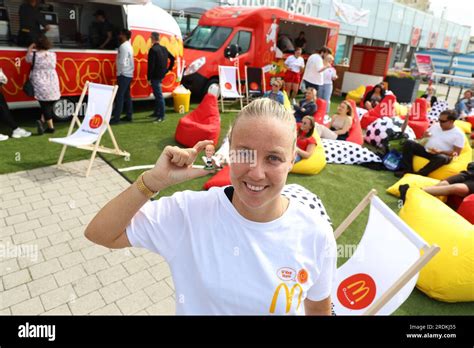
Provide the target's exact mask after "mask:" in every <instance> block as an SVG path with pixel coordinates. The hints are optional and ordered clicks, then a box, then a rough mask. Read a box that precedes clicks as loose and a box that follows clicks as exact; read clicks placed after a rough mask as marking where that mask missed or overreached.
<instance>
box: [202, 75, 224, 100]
mask: <svg viewBox="0 0 474 348" xmlns="http://www.w3.org/2000/svg"><path fill="white" fill-rule="evenodd" d="M206 93H211V94H214V95H215V96H216V97H217V98H219V97H220V88H219V80H218V79H217V78H211V79H210V80H209V81H208V83H207V84H206V88H204V94H203V97H204V95H205V94H206Z"/></svg>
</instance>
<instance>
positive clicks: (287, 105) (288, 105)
mask: <svg viewBox="0 0 474 348" xmlns="http://www.w3.org/2000/svg"><path fill="white" fill-rule="evenodd" d="M282 92H283V106H284V107H285V109H286V110H288V111H291V110H292V109H293V108H292V107H291V103H290V98H288V94H286V91H285V90H283V91H282Z"/></svg>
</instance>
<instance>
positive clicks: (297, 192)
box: [281, 184, 332, 225]
mask: <svg viewBox="0 0 474 348" xmlns="http://www.w3.org/2000/svg"><path fill="white" fill-rule="evenodd" d="M281 194H282V195H283V196H285V197H287V198H288V199H294V200H296V201H298V203H300V204H303V205H305V206H307V207H309V208H310V209H313V210H314V211H315V212H317V213H319V215H321V217H322V218H323V219H325V220H326V221H327V222H329V224H330V225H332V221H331V218H330V217H329V215H328V213H327V212H326V209H325V208H324V205H323V202H322V201H321V199H320V198H319V197H318V196H316V195H315V194H314V193H312V192H310V191H308V190H307V189H306V188H304V187H303V186H301V185H298V184H289V185H285V186H284V187H283V191H282V192H281Z"/></svg>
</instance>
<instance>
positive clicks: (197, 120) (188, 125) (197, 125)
mask: <svg viewBox="0 0 474 348" xmlns="http://www.w3.org/2000/svg"><path fill="white" fill-rule="evenodd" d="M220 131H221V118H220V115H219V107H218V105H217V97H216V96H215V95H213V94H210V93H207V94H206V95H205V96H204V98H203V100H202V101H201V103H200V104H199V105H198V107H197V108H196V109H195V110H193V111H192V112H190V113H189V114H187V115H186V116H184V117H182V118H181V119H180V120H179V122H178V126H177V127H176V133H175V139H176V141H177V142H178V143H180V144H182V145H184V146H187V147H193V146H194V145H195V144H196V143H197V142H198V141H201V140H212V141H213V142H214V145H217V142H218V140H219V134H220Z"/></svg>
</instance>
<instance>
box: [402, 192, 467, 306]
mask: <svg viewBox="0 0 474 348" xmlns="http://www.w3.org/2000/svg"><path fill="white" fill-rule="evenodd" d="M399 215H400V218H401V219H402V220H404V221H405V222H406V223H407V224H408V225H409V226H410V227H411V228H412V229H413V230H414V231H415V232H416V233H418V234H419V235H420V236H421V237H422V238H423V239H424V240H425V241H426V242H428V243H429V244H437V245H438V246H439V247H440V248H441V250H440V252H439V253H438V254H437V255H436V256H435V257H434V258H433V259H432V260H431V261H430V262H428V264H426V266H424V267H423V268H422V270H421V271H420V274H419V277H418V282H417V287H418V288H419V289H420V290H421V291H423V292H424V293H425V294H426V295H428V296H429V297H432V298H434V299H436V300H440V301H446V302H465V301H474V291H473V290H474V272H473V271H472V265H473V261H474V226H473V225H471V224H470V223H469V222H468V221H466V219H464V218H463V217H462V216H460V215H459V214H457V213H456V212H455V211H453V210H452V209H451V208H449V207H448V206H447V205H446V204H444V203H443V202H441V201H440V200H439V199H437V198H435V197H433V196H431V195H429V194H428V193H426V192H424V191H422V190H420V189H418V188H410V189H409V190H408V191H407V196H406V200H405V204H404V205H403V207H402V209H401V210H400V212H399Z"/></svg>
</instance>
